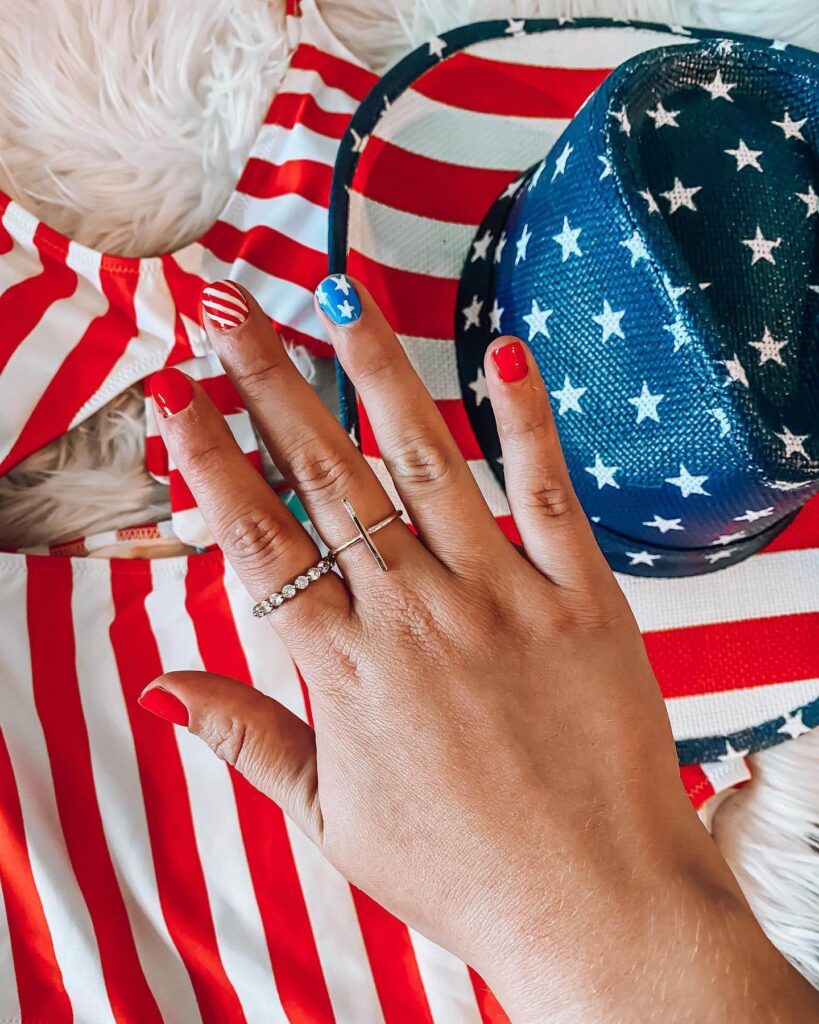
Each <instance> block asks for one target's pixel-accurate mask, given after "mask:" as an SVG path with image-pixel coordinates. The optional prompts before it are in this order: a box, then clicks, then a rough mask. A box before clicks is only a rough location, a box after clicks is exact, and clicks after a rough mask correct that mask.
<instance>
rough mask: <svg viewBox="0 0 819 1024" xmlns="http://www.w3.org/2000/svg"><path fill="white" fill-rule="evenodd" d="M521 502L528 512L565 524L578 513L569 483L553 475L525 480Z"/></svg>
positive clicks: (521, 492)
mask: <svg viewBox="0 0 819 1024" xmlns="http://www.w3.org/2000/svg"><path fill="white" fill-rule="evenodd" d="M519 500H520V502H521V504H522V505H523V507H524V509H526V510H527V511H530V512H535V513H538V514H540V515H545V516H547V517H548V518H549V519H556V520H559V521H563V522H566V521H568V520H569V519H571V518H572V517H573V515H574V513H575V512H576V511H577V499H576V498H575V496H574V491H573V490H572V488H571V486H570V484H569V482H568V481H567V480H564V479H562V478H561V477H559V476H555V475H551V474H545V475H539V476H536V477H529V478H528V479H526V480H524V482H523V487H522V488H521V491H520V499H519Z"/></svg>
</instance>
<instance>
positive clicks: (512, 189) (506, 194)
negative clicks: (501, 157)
mask: <svg viewBox="0 0 819 1024" xmlns="http://www.w3.org/2000/svg"><path fill="white" fill-rule="evenodd" d="M519 186H520V178H514V179H513V180H512V181H510V182H509V184H508V185H507V186H506V188H505V189H504V190H503V192H501V194H500V198H501V199H511V198H512V196H513V195H514V194H515V193H516V192H517V190H518V188H519Z"/></svg>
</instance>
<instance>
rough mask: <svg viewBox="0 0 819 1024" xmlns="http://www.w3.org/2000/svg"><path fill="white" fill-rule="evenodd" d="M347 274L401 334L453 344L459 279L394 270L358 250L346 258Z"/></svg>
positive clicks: (351, 251) (351, 252) (353, 250)
mask: <svg viewBox="0 0 819 1024" xmlns="http://www.w3.org/2000/svg"><path fill="white" fill-rule="evenodd" d="M347 273H348V274H352V275H353V277H358V278H360V279H361V280H362V281H365V282H366V284H367V287H368V288H369V289H370V291H371V292H372V294H373V298H374V299H375V301H376V302H377V303H378V305H379V306H380V307H381V311H382V312H383V313H384V316H385V317H386V318H387V320H389V322H390V324H391V326H392V328H393V330H394V331H396V332H397V333H398V334H409V335H413V336H415V337H419V338H441V339H443V340H448V341H449V342H450V343H451V342H452V336H453V331H454V329H455V303H456V300H457V297H458V281H457V280H456V279H454V278H443V277H434V276H432V275H430V274H413V273H410V272H409V271H406V270H395V269H394V268H392V267H385V266H383V265H382V264H381V263H377V262H376V261H375V260H371V259H369V257H367V256H364V255H363V254H362V253H360V252H357V251H356V250H355V249H352V250H350V252H349V253H348V255H347Z"/></svg>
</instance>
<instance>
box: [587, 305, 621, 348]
mask: <svg viewBox="0 0 819 1024" xmlns="http://www.w3.org/2000/svg"><path fill="white" fill-rule="evenodd" d="M625 313H626V311H625V310H624V309H621V310H619V311H615V310H613V309H612V308H611V306H610V305H609V300H608V299H603V312H602V313H598V314H597V315H596V316H593V317H592V320H594V322H595V323H596V324H599V325H600V326H601V327H602V328H603V337H602V338H601V341H602V342H603V343H604V344H605V342H607V341H608V340H609V338H610V337H611V336H612V334H614V335H615V336H616V337H618V338H625V334H623V328H622V327H621V326H620V321H621V320H622V319H623V317H624V316H625Z"/></svg>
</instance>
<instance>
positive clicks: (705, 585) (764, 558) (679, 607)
mask: <svg viewBox="0 0 819 1024" xmlns="http://www.w3.org/2000/svg"><path fill="white" fill-rule="evenodd" d="M817 580H819V548H810V549H808V550H806V551H775V552H772V553H771V554H764V553H762V554H759V555H755V556H754V557H753V558H748V559H746V560H745V561H744V562H740V563H739V564H738V565H733V566H731V567H730V568H728V569H720V570H719V572H713V573H706V574H705V575H704V576H686V577H685V578H683V579H650V578H645V577H640V576H625V575H621V574H619V573H618V574H617V582H618V583H619V584H620V586H621V588H622V590H623V592H624V593H625V595H626V597H627V598H628V602H629V604H630V605H631V608H632V611H633V612H634V614H635V616H636V617H637V622H638V623H639V626H640V629H641V630H642V631H643V632H647V631H651V630H662V629H678V628H680V627H683V626H700V625H703V624H706V623H711V622H736V621H738V620H741V619H759V618H767V617H768V616H770V615H798V614H800V613H803V612H815V611H819V584H817ZM771 594H775V595H776V600H775V601H773V602H772V600H771Z"/></svg>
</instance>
